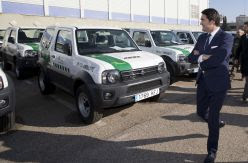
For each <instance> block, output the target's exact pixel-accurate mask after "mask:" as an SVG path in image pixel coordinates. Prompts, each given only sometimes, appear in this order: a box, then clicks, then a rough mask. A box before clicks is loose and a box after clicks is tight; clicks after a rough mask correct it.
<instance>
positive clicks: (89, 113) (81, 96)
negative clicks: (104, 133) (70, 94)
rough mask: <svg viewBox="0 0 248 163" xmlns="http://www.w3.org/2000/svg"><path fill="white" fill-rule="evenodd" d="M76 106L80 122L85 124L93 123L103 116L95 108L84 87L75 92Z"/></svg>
mask: <svg viewBox="0 0 248 163" xmlns="http://www.w3.org/2000/svg"><path fill="white" fill-rule="evenodd" d="M76 105H77V109H78V112H79V113H80V115H81V117H82V120H83V121H84V122H85V123H86V124H91V123H95V122H97V121H99V120H100V119H101V118H102V116H103V113H102V112H101V111H100V110H99V109H97V108H96V107H95V105H94V103H93V100H92V98H91V96H90V94H89V91H88V88H87V87H86V86H84V85H82V86H80V87H79V88H78V89H77V91H76Z"/></svg>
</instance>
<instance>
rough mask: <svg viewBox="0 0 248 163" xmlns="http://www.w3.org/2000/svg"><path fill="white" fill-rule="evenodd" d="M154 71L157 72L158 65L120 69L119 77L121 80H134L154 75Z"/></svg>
mask: <svg viewBox="0 0 248 163" xmlns="http://www.w3.org/2000/svg"><path fill="white" fill-rule="evenodd" d="M155 73H158V66H153V67H146V68H141V69H134V70H131V71H122V72H121V79H122V81H127V80H134V79H138V78H141V77H144V76H149V75H154V74H155Z"/></svg>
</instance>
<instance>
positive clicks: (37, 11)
mask: <svg viewBox="0 0 248 163" xmlns="http://www.w3.org/2000/svg"><path fill="white" fill-rule="evenodd" d="M208 6H209V0H0V13H1V14H0V19H1V18H2V19H3V20H5V19H9V18H10V17H11V16H10V15H9V14H11V15H13V19H15V17H16V15H23V16H24V17H25V15H29V16H34V17H37V18H36V20H38V19H40V18H39V17H46V18H48V19H56V20H58V19H57V18H62V19H63V18H66V19H67V20H68V18H73V19H75V20H76V19H81V20H82V19H83V20H84V21H87V20H91V21H94V20H95V21H97V20H101V21H102V22H106V21H108V22H115V21H118V24H120V26H122V25H123V26H124V25H126V24H130V23H131V24H138V23H142V24H147V25H148V26H149V25H151V24H159V25H170V26H175V27H183V26H196V28H198V27H199V23H200V22H199V19H200V15H201V11H202V10H203V9H205V8H208ZM6 17H7V18H6ZM59 20H61V19H59ZM15 21H17V20H15ZM4 23H5V24H6V23H7V24H8V22H5V21H4ZM18 24H20V23H19V22H18Z"/></svg>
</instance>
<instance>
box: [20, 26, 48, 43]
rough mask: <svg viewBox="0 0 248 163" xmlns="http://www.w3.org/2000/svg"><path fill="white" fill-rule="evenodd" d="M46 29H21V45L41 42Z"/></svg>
mask: <svg viewBox="0 0 248 163" xmlns="http://www.w3.org/2000/svg"><path fill="white" fill-rule="evenodd" d="M43 31H44V29H19V31H18V42H19V43H35V42H40V39H41V37H42V35H43Z"/></svg>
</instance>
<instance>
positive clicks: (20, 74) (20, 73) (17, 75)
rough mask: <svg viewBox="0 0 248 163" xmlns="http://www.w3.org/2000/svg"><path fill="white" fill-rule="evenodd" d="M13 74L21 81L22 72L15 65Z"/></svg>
mask: <svg viewBox="0 0 248 163" xmlns="http://www.w3.org/2000/svg"><path fill="white" fill-rule="evenodd" d="M15 74H16V78H17V79H22V78H23V76H24V71H23V69H21V68H20V67H19V66H18V65H17V64H16V65H15Z"/></svg>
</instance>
